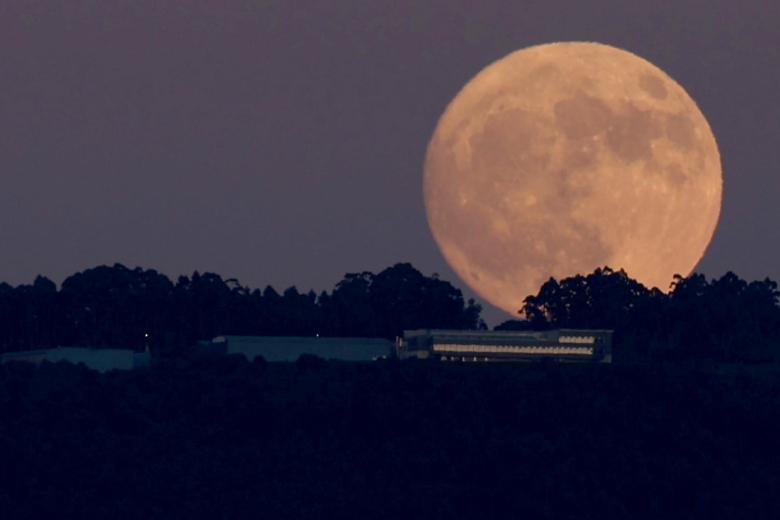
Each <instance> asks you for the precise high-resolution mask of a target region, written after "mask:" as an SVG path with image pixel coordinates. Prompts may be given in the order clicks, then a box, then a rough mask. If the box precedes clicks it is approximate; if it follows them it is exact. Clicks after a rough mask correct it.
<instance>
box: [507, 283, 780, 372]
mask: <svg viewBox="0 0 780 520" xmlns="http://www.w3.org/2000/svg"><path fill="white" fill-rule="evenodd" d="M778 296H780V292H778V290H777V283H776V282H774V281H772V280H770V279H768V278H767V279H765V280H763V281H753V282H749V283H748V282H746V281H745V280H742V279H741V278H739V277H738V276H737V275H735V274H734V273H732V272H728V273H726V274H725V275H723V276H722V277H720V278H717V279H713V280H711V281H707V279H706V278H705V277H704V276H703V275H701V274H693V275H691V276H689V277H687V278H683V277H681V276H679V275H678V276H675V278H674V281H673V283H672V285H671V290H670V291H669V292H668V293H664V292H662V291H660V290H659V289H657V288H653V289H648V288H646V287H645V286H643V285H642V284H640V283H639V282H637V281H636V280H633V279H631V278H629V276H628V275H627V274H626V273H625V272H624V271H613V270H612V269H610V268H608V267H607V268H603V269H596V270H595V271H594V272H593V273H591V274H589V275H587V276H582V275H577V276H573V277H569V278H565V279H562V280H561V281H560V282H559V281H557V280H556V279H554V278H551V279H550V280H548V281H547V282H546V283H545V284H544V285H542V287H541V289H540V290H539V292H538V293H537V294H536V295H534V296H529V297H528V298H526V299H525V304H524V305H523V307H522V308H521V309H520V313H521V314H522V315H523V317H524V318H525V320H522V321H516V320H515V321H508V322H505V323H503V324H501V325H499V326H498V327H497V328H499V329H504V330H511V329H523V328H531V329H544V328H551V327H560V328H597V329H598V328H603V329H613V330H614V331H615V334H614V344H615V349H614V353H615V357H616V359H617V360H623V361H657V360H684V359H710V360H717V361H726V362H733V361H770V360H776V359H777V358H778V357H780V306H778Z"/></svg>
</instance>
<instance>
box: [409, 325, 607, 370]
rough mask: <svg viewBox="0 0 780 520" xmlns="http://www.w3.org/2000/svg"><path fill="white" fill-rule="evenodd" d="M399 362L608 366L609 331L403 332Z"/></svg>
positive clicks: (427, 330)
mask: <svg viewBox="0 0 780 520" xmlns="http://www.w3.org/2000/svg"><path fill="white" fill-rule="evenodd" d="M396 355H397V356H398V357H399V358H400V359H408V358H419V359H439V360H441V361H483V362H484V361H532V360H539V359H554V360H557V361H587V362H599V363H611V362H612V331H611V330H586V329H558V330H546V331H486V330H432V329H420V330H407V331H404V336H403V338H398V339H397V340H396Z"/></svg>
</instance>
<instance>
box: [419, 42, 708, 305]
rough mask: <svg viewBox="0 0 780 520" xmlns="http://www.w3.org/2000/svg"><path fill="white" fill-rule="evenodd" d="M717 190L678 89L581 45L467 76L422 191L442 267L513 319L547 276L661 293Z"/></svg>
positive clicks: (625, 56) (682, 268)
mask: <svg viewBox="0 0 780 520" xmlns="http://www.w3.org/2000/svg"><path fill="white" fill-rule="evenodd" d="M722 186H723V178H722V174H721V166H720V154H719V153H718V147H717V144H716V142H715V138H714V136H713V134H712V131H711V129H710V127H709V124H708V123H707V120H706V119H705V118H704V115H703V114H702V113H701V111H700V110H699V108H698V107H697V106H696V103H695V102H694V101H693V100H692V99H691V97H690V96H689V95H688V94H687V93H686V92H685V90H683V88H682V87H681V86H680V85H679V84H677V83H676V82H675V81H674V80H673V79H672V78H670V77H669V76H668V75H667V74H666V73H664V72H663V71H662V70H661V69H659V68H658V67H656V66H654V65H653V64H651V63H649V62H648V61H646V60H644V59H642V58H640V57H638V56H636V55H635V54H632V53H630V52H627V51H625V50H621V49H617V48H615V47H610V46H608V45H602V44H598V43H583V42H566V43H552V44H545V45H538V46H534V47H529V48H526V49H521V50H519V51H516V52H513V53H512V54H509V55H508V56H506V57H504V58H502V59H500V60H498V61H496V62H494V63H493V64H491V65H489V66H488V67H486V68H485V69H483V70H482V71H481V72H480V73H479V74H477V75H476V76H475V77H474V78H473V79H472V80H471V81H469V82H468V83H467V84H466V86H464V87H463V89H462V90H461V91H460V92H459V93H458V95H457V96H456V97H455V99H454V100H453V101H452V102H451V103H450V104H449V106H448V107H447V109H446V110H445V112H444V114H443V115H442V116H441V118H440V120H439V122H438V125H437V127H436V130H435V132H434V134H433V137H432V138H431V141H430V143H429V145H428V151H427V155H426V160H425V174H424V181H423V190H424V196H425V205H426V212H427V217H428V223H429V225H430V228H431V231H432V233H433V237H434V239H435V240H436V243H437V244H438V246H439V248H440V250H441V252H442V254H443V255H444V257H445V259H446V260H447V262H448V263H449V264H450V266H451V267H452V268H453V269H454V270H455V272H456V273H457V274H458V276H460V277H461V278H462V279H463V281H465V282H466V283H467V284H468V285H469V286H470V287H471V288H472V289H473V290H474V291H475V292H476V293H477V294H479V295H480V296H481V297H482V298H484V299H485V300H487V301H488V302H490V303H491V304H493V305H495V306H496V307H499V308H501V309H503V310H505V311H506V312H508V313H510V314H512V315H516V314H517V312H518V310H519V309H520V308H521V307H522V305H523V300H524V299H525V298H526V297H527V296H529V295H532V294H536V293H537V292H538V290H539V288H540V287H541V285H542V284H543V283H544V282H545V281H546V280H547V279H549V278H550V277H551V276H553V277H556V278H558V279H560V278H564V277H568V276H573V275H576V274H587V273H590V272H592V271H593V270H594V269H595V268H597V267H603V266H609V267H612V268H614V269H625V270H626V272H627V273H628V275H629V276H631V277H632V278H634V279H636V280H638V281H639V282H641V283H642V284H644V285H646V286H648V287H658V288H660V289H662V290H668V288H669V286H670V283H671V281H672V278H673V276H674V275H675V274H681V275H683V276H686V275H688V274H689V273H690V272H691V271H692V270H693V268H694V267H695V266H696V264H697V263H698V262H699V260H700V259H701V257H702V255H703V254H704V251H705V249H706V248H707V245H708V244H709V242H710V239H711V238H712V234H713V232H714V231H715V227H716V225H717V222H718V216H719V214H720V206H721V195H722Z"/></svg>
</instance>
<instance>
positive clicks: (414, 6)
mask: <svg viewBox="0 0 780 520" xmlns="http://www.w3.org/2000/svg"><path fill="white" fill-rule="evenodd" d="M559 40H592V41H598V42H601V43H606V44H610V45H614V46H617V47H621V48H624V49H627V50H629V51H631V52H634V53H636V54H638V55H640V56H642V57H644V58H646V59H648V60H650V61H651V62H653V63H654V64H656V65H657V66H659V67H661V68H662V69H664V70H665V71H666V72H667V73H669V74H670V75H671V76H672V77H673V78H675V79H676V80H677V81H678V82H679V83H680V84H681V85H682V86H683V87H684V88H685V89H686V90H687V91H688V92H689V93H690V94H691V96H692V97H693V98H694V99H695V100H696V101H697V103H698V104H699V107H700V108H701V110H702V111H703V113H704V114H705V116H706V117H707V119H708V121H709V123H710V125H711V127H712V129H713V132H714V133H715V136H716V138H717V140H718V144H719V146H720V151H721V156H722V163H723V170H724V200H723V209H722V213H721V219H720V224H719V226H718V228H717V230H716V232H715V237H714V239H713V242H712V244H711V246H710V248H709V250H708V252H707V254H706V256H705V257H704V259H703V260H702V262H701V264H700V266H699V270H700V271H702V272H704V273H706V274H707V275H708V276H719V275H721V274H723V273H724V272H725V271H728V270H733V271H735V272H736V273H737V274H739V275H740V276H742V277H744V278H748V279H754V278H763V277H765V276H769V277H771V278H773V279H780V226H779V225H778V223H779V222H780V169H778V164H779V163H780V102H779V101H778V97H779V96H780V3H778V2H776V1H770V0H765V1H759V0H748V1H743V2H736V1H734V0H717V1H715V0H701V1H692V0H691V1H687V0H677V1H646V2H628V1H625V0H611V1H606V0H598V1H596V0H594V1H590V2H580V1H575V0H570V1H565V2H563V1H553V0H543V1H528V2H518V1H500V0H483V1H480V2H476V1H470V2H466V1H464V0H429V1H421V0H392V1H379V0H372V1H365V0H360V1H353V0H307V1H297V2H292V1H289V0H278V1H277V0H272V1H257V2H252V1H248V0H245V1H233V2H230V1H226V2H213V1H205V0H198V1H195V0H191V1H166V0H133V1H124V0H121V1H120V0H111V1H102V0H69V1H68V2H53V1H32V0H28V1H21V0H7V1H4V2H2V3H1V4H0V66H1V67H2V68H1V69H0V182H2V185H1V186H2V187H1V188H0V244H2V250H1V251H2V257H1V259H0V280H3V281H6V282H9V283H12V284H19V283H30V282H32V280H33V279H34V278H35V276H36V275H37V274H44V275H46V276H48V277H50V278H52V279H53V280H54V281H55V282H58V283H59V282H61V281H62V280H63V279H64V278H65V277H66V276H68V275H70V274H72V273H74V272H76V271H80V270H83V269H85V268H88V267H93V266H95V265H99V264H113V263H115V262H120V263H123V264H125V265H127V266H129V267H135V266H142V267H148V268H154V269H157V270H159V271H161V272H163V273H165V274H167V275H169V276H171V277H176V276H178V275H179V274H190V273H191V272H192V271H193V270H196V269H197V270H199V271H214V272H217V273H219V274H221V275H222V276H223V277H237V278H238V279H239V280H240V281H241V282H242V283H243V284H246V285H249V286H251V287H264V286H265V285H267V284H271V285H273V286H274V287H276V288H277V289H279V290H281V289H284V288H286V287H287V286H290V285H296V286H297V287H298V288H299V289H301V290H308V289H310V288H313V289H315V290H322V289H328V290H330V289H331V288H332V287H333V285H334V284H335V283H336V282H337V281H338V280H340V279H341V277H342V276H343V274H344V273H346V272H354V271H363V270H369V271H374V272H377V271H379V270H381V269H383V268H385V267H388V266H390V265H392V264H393V263H396V262H399V261H408V262H412V263H413V264H414V265H415V266H416V267H417V268H418V269H420V270H421V271H423V273H425V274H431V273H433V272H438V273H440V274H441V276H442V277H443V278H444V279H447V280H450V281H452V282H453V283H454V284H455V285H456V286H458V287H460V288H462V289H463V290H464V293H466V294H467V295H469V296H471V295H472V293H471V292H470V291H469V290H468V289H467V288H466V287H465V286H464V284H462V283H461V282H460V281H459V280H458V279H457V278H456V276H455V275H454V273H453V272H452V271H451V270H450V269H449V267H448V266H447V265H446V263H445V262H444V259H443V258H442V256H441V255H440V254H439V252H438V250H437V248H436V246H435V244H434V242H433V240H432V238H431V235H430V232H429V230H428V226H427V223H426V220H425V213H424V206H423V200H422V193H421V182H422V165H423V159H424V153H425V148H426V145H427V142H428V139H429V137H430V135H431V133H432V131H433V128H434V126H435V124H436V121H437V119H438V117H439V115H440V114H441V112H442V111H443V109H444V107H445V106H446V104H447V103H448V102H449V101H450V100H451V99H452V97H453V96H454V95H455V93H456V92H457V91H458V90H459V89H460V87H461V86H462V85H463V84H464V83H465V82H466V81H468V79H470V78H471V77H472V76H473V75H474V74H476V73H477V72H478V71H479V70H480V69H481V68H482V67H483V66H485V65H487V64H488V63H490V62H492V61H494V60H496V59H498V58H500V57H502V56H504V55H505V54H507V53H509V52H511V51H513V50H516V49H518V48H521V47H526V46H529V45H533V44H538V43H545V42H552V41H559ZM518 254H519V255H521V254H522V251H519V252H518ZM629 274H630V273H629ZM484 315H485V317H486V318H487V319H488V321H489V322H495V321H497V320H501V319H504V317H505V316H504V314H503V313H500V312H499V311H496V310H493V309H490V308H488V307H487V306H486V312H485V313H484Z"/></svg>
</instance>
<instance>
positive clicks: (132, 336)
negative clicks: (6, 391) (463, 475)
mask: <svg viewBox="0 0 780 520" xmlns="http://www.w3.org/2000/svg"><path fill="white" fill-rule="evenodd" d="M778 296H780V292H778V290H777V283H775V282H774V281H772V280H769V279H765V280H763V281H753V282H746V281H745V280H742V279H741V278H739V277H738V276H736V275H735V274H734V273H731V272H729V273H726V274H725V275H723V276H722V277H720V278H718V279H713V280H711V281H708V280H707V279H706V278H705V277H704V276H703V275H701V274H693V275H691V276H689V277H687V278H683V277H680V276H677V277H675V279H674V281H673V283H672V286H671V290H670V291H669V292H668V293H665V292H662V291H660V290H659V289H656V288H654V289H648V288H646V287H644V286H643V285H642V284H640V283H639V282H637V281H636V280H633V279H631V278H630V277H629V276H628V275H627V274H626V273H625V272H624V271H613V270H612V269H610V268H608V267H605V268H601V269H596V270H595V271H594V272H593V273H591V274H588V275H577V276H573V277H569V278H565V279H562V280H560V281H558V280H556V279H554V278H551V279H550V280H548V281H547V282H546V283H545V284H543V285H542V287H541V288H540V290H539V292H538V293H537V294H536V295H532V296H529V297H527V298H526V299H525V301H524V304H523V305H522V307H521V308H520V311H519V313H520V315H521V316H520V317H521V318H522V319H521V320H510V321H507V322H505V323H502V324H501V325H499V326H498V327H496V328H497V329H503V330H507V329H545V328H606V329H613V330H614V331H615V336H614V353H615V359H616V360H617V361H629V362H646V361H659V360H684V359H712V360H718V361H727V362H731V361H769V360H775V359H777V358H778V356H779V355H780V306H778ZM415 328H447V329H478V328H485V324H484V322H483V320H482V318H481V307H480V306H479V305H478V304H477V303H475V302H474V301H473V300H468V301H466V300H465V299H464V297H463V294H462V293H461V291H460V290H459V289H457V288H455V287H454V286H453V285H452V284H450V283H449V282H446V281H444V280H440V279H439V277H438V276H437V275H432V276H425V275H423V274H422V273H420V272H419V271H418V270H416V269H415V268H414V267H413V266H412V265H411V264H408V263H399V264H396V265H393V266H391V267H389V268H387V269H384V270H383V271H381V272H379V273H377V274H374V273H371V272H367V271H366V272H361V273H348V274H346V275H345V276H344V277H343V279H342V280H341V281H339V282H338V283H337V284H336V286H335V287H334V289H333V290H332V291H330V292H327V291H323V292H321V293H320V294H316V293H314V292H313V291H309V292H299V291H298V290H297V289H296V288H295V287H290V288H288V289H286V290H285V291H283V292H282V293H281V294H280V293H278V292H277V291H276V290H274V288H273V287H270V286H268V287H266V288H265V289H263V290H259V289H250V288H248V287H245V286H243V285H241V284H240V283H239V282H238V281H237V280H235V279H223V278H222V277H220V276H219V275H217V274H214V273H203V274H200V273H198V272H195V273H193V275H192V276H189V277H188V276H180V277H179V278H178V279H177V280H176V282H175V283H174V282H173V281H171V280H170V279H169V278H168V277H166V276H165V275H163V274H161V273H158V272H157V271H155V270H152V269H142V268H135V269H129V268H127V267H125V266H123V265H121V264H115V265H113V266H110V267H109V266H99V267H95V268H92V269H87V270H85V271H83V272H80V273H77V274H74V275H73V276H70V277H69V278H67V279H66V280H65V281H64V282H63V283H62V286H61V287H60V288H59V289H58V288H57V286H56V285H55V284H54V283H53V282H52V281H51V280H49V279H47V278H44V277H42V276H39V277H37V278H36V279H35V281H34V283H33V284H31V285H20V286H17V287H11V286H10V285H8V284H5V283H2V284H0V351H12V350H24V349H32V348H39V347H49V346H56V345H63V346H66V345H81V346H92V347H124V348H135V349H139V348H143V347H144V345H145V343H148V345H149V346H150V348H151V349H152V350H153V351H154V352H156V353H158V354H165V355H167V354H176V353H180V352H181V351H182V349H186V348H187V347H190V346H192V345H194V344H195V343H196V342H197V341H198V340H204V339H210V338H212V337H214V336H217V335H220V334H236V335H280V336H285V335H294V336H313V335H316V334H319V335H321V336H366V337H386V338H389V339H392V338H394V337H396V336H399V335H401V334H402V332H403V330H406V329H415ZM147 335H148V337H147Z"/></svg>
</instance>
